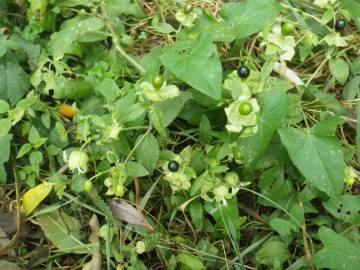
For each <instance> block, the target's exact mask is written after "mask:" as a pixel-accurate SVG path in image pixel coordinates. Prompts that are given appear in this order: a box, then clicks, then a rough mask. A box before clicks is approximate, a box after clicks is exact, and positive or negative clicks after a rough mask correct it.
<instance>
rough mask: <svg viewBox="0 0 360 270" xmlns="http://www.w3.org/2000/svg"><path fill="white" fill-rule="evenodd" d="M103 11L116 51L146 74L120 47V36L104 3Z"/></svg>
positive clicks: (142, 73)
mask: <svg viewBox="0 0 360 270" xmlns="http://www.w3.org/2000/svg"><path fill="white" fill-rule="evenodd" d="M101 6H102V11H103V13H104V15H105V16H104V17H105V19H104V20H105V24H106V26H107V28H108V29H109V31H110V33H111V37H112V40H113V42H114V45H115V49H116V50H117V51H118V52H119V53H120V55H121V56H122V57H124V58H125V59H126V60H127V61H128V62H129V63H130V64H131V65H132V66H133V67H134V68H135V69H136V70H137V71H138V72H139V73H140V74H141V75H144V74H145V69H144V68H143V67H142V66H141V65H140V64H139V63H138V62H136V60H135V59H134V58H132V57H131V56H130V55H129V54H127V53H126V52H125V50H124V49H123V47H121V45H120V42H119V40H120V38H119V35H118V34H117V33H116V32H115V30H114V28H113V27H112V25H111V23H110V22H109V17H110V16H109V14H108V13H107V10H106V8H105V7H104V4H103V3H102V5H101Z"/></svg>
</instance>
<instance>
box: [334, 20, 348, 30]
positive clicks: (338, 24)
mask: <svg viewBox="0 0 360 270" xmlns="http://www.w3.org/2000/svg"><path fill="white" fill-rule="evenodd" d="M345 26H346V21H345V20H344V19H338V20H336V22H335V30H336V31H337V32H341V31H342V30H344V29H345Z"/></svg>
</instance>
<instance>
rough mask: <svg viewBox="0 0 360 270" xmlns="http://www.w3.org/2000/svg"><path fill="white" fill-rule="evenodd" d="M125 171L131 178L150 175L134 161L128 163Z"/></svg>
mask: <svg viewBox="0 0 360 270" xmlns="http://www.w3.org/2000/svg"><path fill="white" fill-rule="evenodd" d="M125 170H126V173H127V175H128V176H130V177H141V176H146V175H149V173H148V171H147V170H146V169H145V168H144V166H142V165H141V164H139V163H137V162H134V161H129V162H127V163H126V165H125Z"/></svg>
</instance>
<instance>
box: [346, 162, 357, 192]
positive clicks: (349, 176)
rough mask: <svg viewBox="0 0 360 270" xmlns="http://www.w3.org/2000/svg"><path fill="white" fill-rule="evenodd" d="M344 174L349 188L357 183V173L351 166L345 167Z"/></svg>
mask: <svg viewBox="0 0 360 270" xmlns="http://www.w3.org/2000/svg"><path fill="white" fill-rule="evenodd" d="M344 174H345V177H344V182H345V185H346V187H347V188H349V187H351V186H352V185H353V184H354V183H355V181H356V179H357V174H356V172H355V171H354V169H353V168H352V167H351V166H347V167H346V168H345V171H344Z"/></svg>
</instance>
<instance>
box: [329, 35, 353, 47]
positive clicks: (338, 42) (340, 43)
mask: <svg viewBox="0 0 360 270" xmlns="http://www.w3.org/2000/svg"><path fill="white" fill-rule="evenodd" d="M347 38H350V37H347ZM324 40H325V42H326V43H327V45H329V46H336V47H346V46H347V42H346V39H345V38H344V37H342V36H341V35H340V33H332V34H329V35H327V36H325V37H324Z"/></svg>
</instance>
